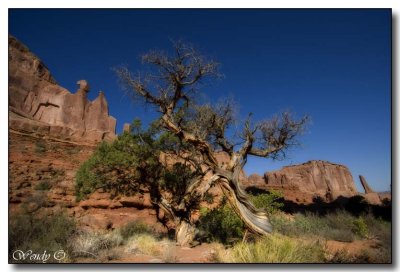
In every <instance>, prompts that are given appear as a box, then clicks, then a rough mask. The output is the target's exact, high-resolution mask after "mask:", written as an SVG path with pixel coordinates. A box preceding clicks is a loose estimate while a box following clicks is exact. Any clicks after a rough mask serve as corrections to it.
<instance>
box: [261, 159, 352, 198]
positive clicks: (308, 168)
mask: <svg viewBox="0 0 400 272" xmlns="http://www.w3.org/2000/svg"><path fill="white" fill-rule="evenodd" d="M264 180H265V184H266V186H267V187H278V188H279V187H280V188H286V189H293V190H298V191H300V192H307V193H311V194H317V195H319V196H322V197H327V198H328V199H331V200H332V199H335V198H337V197H338V196H345V197H351V196H354V195H356V194H357V189H356V187H355V184H354V181H353V177H352V175H351V173H350V171H349V169H348V168H347V167H346V166H344V165H340V164H334V163H330V162H327V161H309V162H306V163H303V164H300V165H292V166H286V167H283V168H282V169H281V170H278V171H273V172H266V173H265V174H264Z"/></svg>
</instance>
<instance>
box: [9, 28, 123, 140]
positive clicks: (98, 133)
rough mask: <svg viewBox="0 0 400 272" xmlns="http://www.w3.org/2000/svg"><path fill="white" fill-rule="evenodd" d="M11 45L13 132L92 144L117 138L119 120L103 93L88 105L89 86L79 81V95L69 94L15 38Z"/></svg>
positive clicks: (11, 118) (10, 70) (10, 102)
mask: <svg viewBox="0 0 400 272" xmlns="http://www.w3.org/2000/svg"><path fill="white" fill-rule="evenodd" d="M8 41H9V51H8V56H9V88H8V93H9V125H10V128H11V129H13V130H17V131H22V132H25V133H30V134H32V133H33V134H38V135H45V136H49V137H51V138H57V139H63V140H69V141H79V142H82V141H85V142H89V143H95V142H99V141H102V140H112V139H114V138H115V126H116V120H115V118H113V117H112V116H109V114H108V104H107V100H106V99H105V97H104V94H103V93H102V92H100V93H99V96H98V97H97V98H96V99H95V100H94V101H89V100H88V99H87V97H86V96H87V93H88V92H89V84H88V83H87V82H86V81H85V80H80V81H78V82H77V84H78V85H79V89H78V90H77V92H76V93H75V94H72V93H70V92H69V91H68V90H67V89H65V88H63V87H61V86H59V85H57V83H56V81H55V79H54V78H53V76H52V75H51V73H50V72H49V70H48V69H47V67H46V66H45V65H44V64H43V62H42V61H41V60H40V59H39V58H38V57H36V56H35V55H34V54H32V53H31V52H30V51H29V50H28V48H27V47H26V46H24V45H23V44H22V43H20V42H19V41H18V40H17V39H15V38H14V37H12V36H9V39H8Z"/></svg>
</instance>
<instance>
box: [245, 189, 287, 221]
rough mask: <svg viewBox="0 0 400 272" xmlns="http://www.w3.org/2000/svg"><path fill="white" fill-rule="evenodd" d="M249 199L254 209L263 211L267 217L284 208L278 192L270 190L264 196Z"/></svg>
mask: <svg viewBox="0 0 400 272" xmlns="http://www.w3.org/2000/svg"><path fill="white" fill-rule="evenodd" d="M250 199H251V201H252V202H253V204H254V206H256V208H259V209H264V210H265V211H266V212H267V213H268V214H269V215H272V214H274V213H276V212H278V211H280V210H281V209H282V208H283V206H284V204H283V203H282V200H283V194H282V193H281V192H279V191H273V190H271V191H269V192H268V193H266V194H258V195H254V196H251V197H250Z"/></svg>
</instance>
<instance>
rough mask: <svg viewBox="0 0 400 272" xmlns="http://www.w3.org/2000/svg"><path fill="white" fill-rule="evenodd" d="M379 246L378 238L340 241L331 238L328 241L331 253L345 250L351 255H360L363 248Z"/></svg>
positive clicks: (327, 245) (328, 249)
mask: <svg viewBox="0 0 400 272" xmlns="http://www.w3.org/2000/svg"><path fill="white" fill-rule="evenodd" d="M377 246H378V241H376V240H356V241H353V242H339V241H334V240H331V241H327V242H326V250H327V251H328V252H330V253H331V254H335V253H338V252H341V251H345V252H347V253H348V254H349V255H350V256H355V255H358V254H360V253H361V252H362V251H363V250H367V249H370V248H376V247H377Z"/></svg>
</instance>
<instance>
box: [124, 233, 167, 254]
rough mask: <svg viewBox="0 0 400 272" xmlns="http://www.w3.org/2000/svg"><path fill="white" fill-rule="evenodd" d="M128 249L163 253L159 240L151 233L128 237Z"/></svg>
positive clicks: (146, 252)
mask: <svg viewBox="0 0 400 272" xmlns="http://www.w3.org/2000/svg"><path fill="white" fill-rule="evenodd" d="M126 251H127V252H129V253H142V254H146V255H157V254H159V253H161V248H160V245H159V241H158V240H157V239H156V238H155V237H154V236H152V235H149V234H138V235H135V236H133V237H131V238H129V239H128V241H127V242H126Z"/></svg>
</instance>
